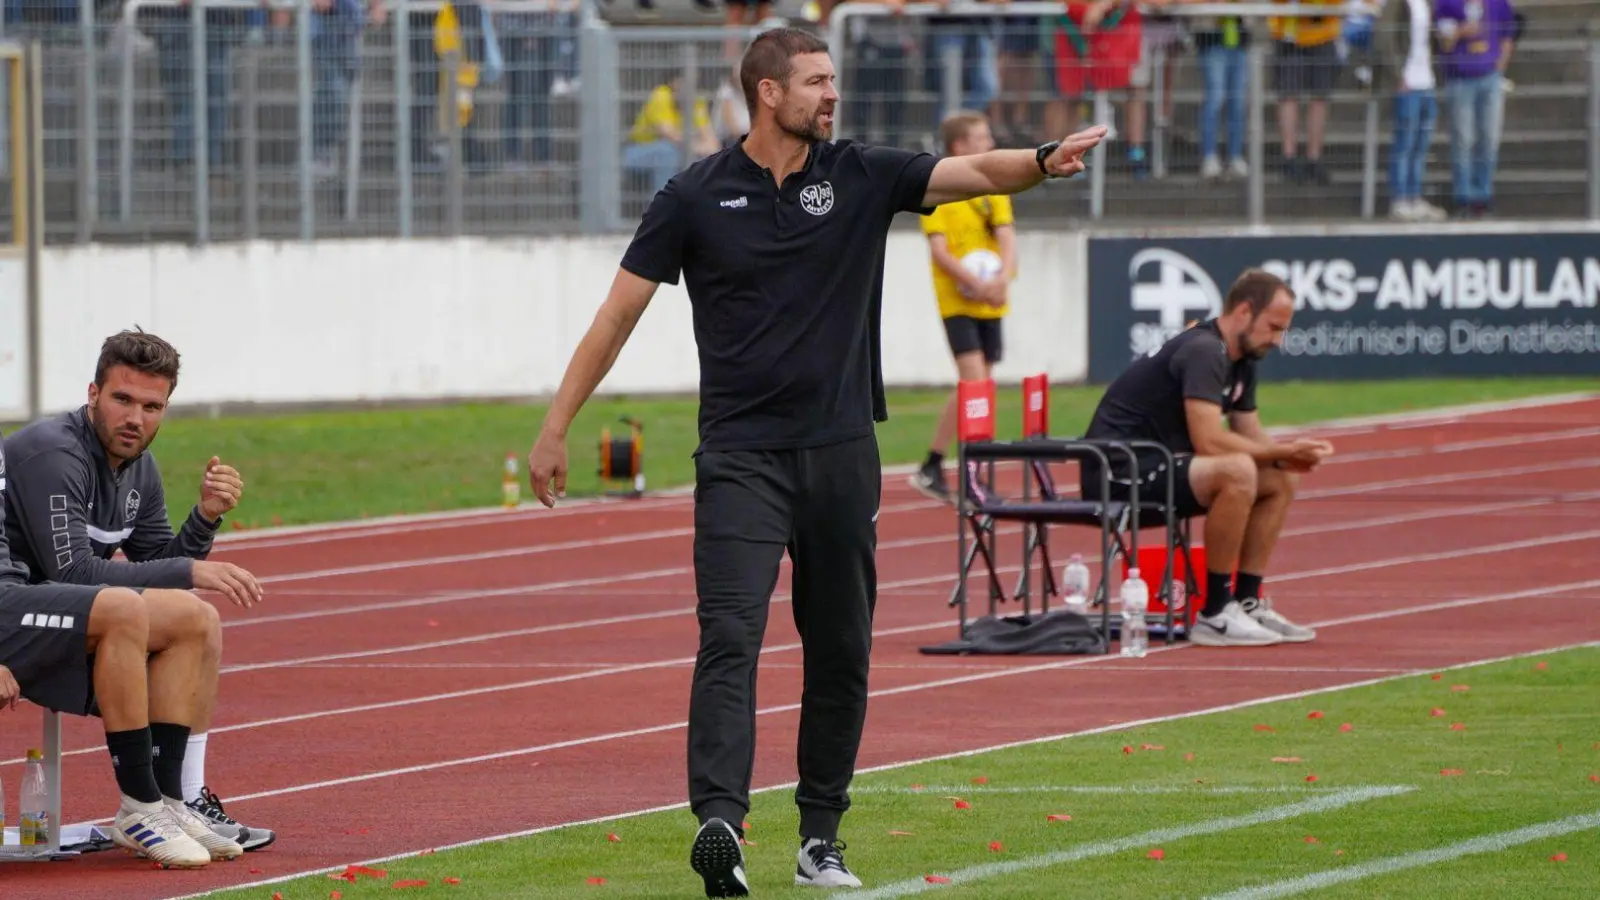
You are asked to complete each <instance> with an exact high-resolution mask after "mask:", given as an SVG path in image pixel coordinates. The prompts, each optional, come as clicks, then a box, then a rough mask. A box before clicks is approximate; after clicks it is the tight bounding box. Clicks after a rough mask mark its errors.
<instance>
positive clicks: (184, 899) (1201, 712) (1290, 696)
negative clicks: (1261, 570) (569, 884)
mask: <svg viewBox="0 0 1600 900" xmlns="http://www.w3.org/2000/svg"><path fill="white" fill-rule="evenodd" d="M1590 647H1600V641H1583V642H1579V643H1575V644H1565V645H1561V646H1557V647H1547V648H1544V649H1542V650H1530V651H1528V652H1526V653H1513V654H1510V655H1507V656H1497V657H1486V658H1483V659H1476V660H1470V661H1468V662H1462V663H1456V664H1454V665H1449V666H1441V667H1439V668H1434V669H1425V670H1423V671H1424V672H1439V673H1445V672H1455V671H1459V670H1461V669H1470V668H1474V667H1477V666H1488V665H1495V664H1498V663H1504V662H1511V661H1513V660H1519V659H1527V658H1529V657H1532V656H1539V655H1542V654H1546V653H1560V652H1562V651H1565V650H1576V649H1580V648H1590ZM1413 677H1416V676H1415V675H1414V674H1411V673H1408V674H1405V675H1385V676H1382V677H1379V678H1371V679H1367V680H1365V681H1353V682H1347V683H1345V684H1338V685H1329V686H1327V687H1320V688H1312V689H1310V690H1305V691H1293V692H1290V693H1284V694H1273V695H1269V696H1265V697H1257V698H1255V699H1253V700H1241V701H1239V702H1236V703H1225V704H1220V705H1217V706H1211V707H1206V708H1203V709H1194V710H1189V711H1187V712H1180V713H1168V714H1165V715H1160V716H1150V717H1148V718H1144V719H1136V720H1134V721H1131V722H1117V723H1114V724H1111V725H1102V726H1099V727H1096V728H1086V729H1082V730H1079V731H1068V732H1062V733H1060V734H1054V735H1048V736H1045V737H1036V738H1026V739H1024V740H1020V741H1008V742H1005V743H1001V744H991V745H989V746H987V747H978V748H976V749H972V750H956V751H952V752H950V753H939V754H934V755H931V756H924V757H919V758H916V759H907V760H901V761H899V762H892V763H883V764H881V765H876V766H865V767H861V768H858V769H856V773H855V774H856V776H857V777H860V776H862V775H870V774H874V773H877V772H891V771H895V770H897V769H905V768H910V767H912V766H918V765H923V764H925V763H935V762H944V761H945V760H951V759H968V758H971V757H974V756H981V755H983V754H985V753H995V752H999V751H1001V750H1010V749H1012V748H1014V747H1031V746H1033V745H1036V744H1045V743H1052V742H1055V741H1064V740H1071V739H1073V738H1080V737H1090V736H1093V735H1098V734H1107V733H1110V732H1113V731H1129V730H1132V729H1135V728H1143V727H1145V726H1148V725H1161V724H1166V723H1169V722H1178V721H1182V720H1184V719H1192V718H1198V717H1200V716H1207V715H1212V714H1215V713H1227V712H1235V711H1237V710H1241V709H1250V708H1252V707H1256V706H1264V705H1267V704H1269V703H1278V702H1285V701H1289V700H1302V699H1305V698H1307V697H1317V696H1321V695H1323V694H1331V693H1337V692H1339V691H1345V690H1353V689H1357V688H1363V687H1372V686H1374V685H1380V684H1385V683H1387V682H1391V681H1398V680H1400V679H1402V678H1413ZM795 785H796V782H793V781H789V782H783V783H779V784H770V785H766V786H764V787H752V788H751V789H750V794H751V796H755V795H757V794H767V793H771V792H774V791H786V790H790V789H792V788H793V787H795ZM854 789H855V788H852V790H854ZM230 802H231V801H230ZM688 806H689V804H688V802H687V801H682V800H680V801H678V802H677V803H667V804H662V805H659V806H650V807H645V808H642V809H635V810H630V811H628V812H622V813H615V814H612V815H606V816H595V817H592V818H588V819H579V820H574V821H569V822H559V823H556V824H554V825H540V826H537V827H534V828H526V829H523V830H521V831H511V832H506V833H504V834H497V835H491V836H488V837H479V838H469V839H467V840H465V841H457V842H456V843H453V844H440V845H435V846H433V847H431V848H429V847H423V848H418V849H421V850H427V849H431V850H433V851H435V852H443V851H446V850H459V849H462V848H465V847H476V846H479V845H482V844H489V843H496V842H499V841H507V840H512V839H515V838H522V837H531V836H533V835H538V834H546V833H549V832H552V831H564V830H566V829H569V828H580V827H582V826H585V825H597V824H600V823H602V822H619V821H622V820H625V819H635V818H639V817H641V816H648V815H653V814H655V813H661V812H671V811H674V810H682V809H687V808H688ZM103 821H110V820H109V819H106V820H103ZM416 853H417V851H416V850H408V851H405V852H403V853H396V854H392V855H389V856H379V857H372V858H369V859H364V860H359V861H357V862H355V863H353V864H354V865H360V866H371V865H376V864H378V863H386V862H392V861H394V860H397V859H407V858H409V857H412V856H415V855H416ZM342 870H343V868H342V866H328V867H324V868H320V869H306V870H303V871H300V872H294V873H290V874H288V875H279V876H276V877H273V878H264V879H261V880H260V881H251V882H247V883H245V884H238V885H231V886H228V887H220V888H215V889H213V890H210V891H202V892H200V893H196V894H185V895H182V896H177V897H172V898H170V900H195V898H199V897H208V896H211V895H213V894H217V893H220V892H222V891H234V890H239V889H242V888H251V887H261V886H264V885H269V884H280V883H282V882H285V881H293V880H294V879H296V878H303V877H305V876H307V875H320V874H322V873H324V872H339V871H342Z"/></svg>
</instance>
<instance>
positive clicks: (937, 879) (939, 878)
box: [280, 875, 950, 900]
mask: <svg viewBox="0 0 1600 900" xmlns="http://www.w3.org/2000/svg"><path fill="white" fill-rule="evenodd" d="M922 880H923V881H926V882H927V883H929V884H949V883H950V879H948V878H946V877H944V876H943V875H924V876H922ZM280 900H281V898H280Z"/></svg>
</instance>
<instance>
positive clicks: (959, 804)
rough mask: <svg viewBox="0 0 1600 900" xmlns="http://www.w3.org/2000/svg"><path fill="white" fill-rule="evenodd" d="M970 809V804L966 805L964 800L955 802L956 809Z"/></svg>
mask: <svg viewBox="0 0 1600 900" xmlns="http://www.w3.org/2000/svg"><path fill="white" fill-rule="evenodd" d="M971 808H972V804H971V803H968V802H967V801H965V800H957V801H956V809H971Z"/></svg>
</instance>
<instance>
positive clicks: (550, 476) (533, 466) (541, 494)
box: [528, 431, 567, 506]
mask: <svg viewBox="0 0 1600 900" xmlns="http://www.w3.org/2000/svg"><path fill="white" fill-rule="evenodd" d="M528 481H529V483H530V484H531V485H532V487H533V495H534V496H535V497H537V498H539V502H540V503H543V504H544V505H545V506H555V505H556V498H558V497H565V496H566V495H567V442H566V439H565V438H562V437H558V436H556V435H554V434H551V433H550V432H548V431H540V432H539V439H538V440H536V441H534V442H533V450H532V451H530V452H529V453H528Z"/></svg>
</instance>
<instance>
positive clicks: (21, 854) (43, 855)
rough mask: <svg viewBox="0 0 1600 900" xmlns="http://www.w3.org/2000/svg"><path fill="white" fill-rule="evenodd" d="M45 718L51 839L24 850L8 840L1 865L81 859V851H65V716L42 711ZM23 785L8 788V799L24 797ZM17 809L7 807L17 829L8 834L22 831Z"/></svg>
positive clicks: (0, 852)
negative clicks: (63, 785) (62, 762)
mask: <svg viewBox="0 0 1600 900" xmlns="http://www.w3.org/2000/svg"><path fill="white" fill-rule="evenodd" d="M41 712H42V714H43V716H42V718H43V727H42V740H41V742H40V745H41V750H40V752H41V753H42V754H43V755H44V780H45V791H46V793H45V811H46V812H47V813H48V814H49V816H50V823H49V832H48V838H47V840H46V841H45V842H44V843H43V844H35V845H33V846H31V847H24V846H21V845H20V844H17V843H15V842H13V841H11V840H10V839H9V838H7V840H6V843H5V844H4V845H0V862H40V861H47V860H55V859H66V858H69V857H73V856H77V855H78V853H77V851H73V850H62V849H61V714H60V713H58V712H55V711H53V710H48V709H46V710H41ZM20 786H21V785H20V783H19V785H18V787H16V788H13V787H11V786H9V785H7V789H6V794H7V795H8V796H12V797H17V796H20V794H21V791H20V790H19V789H18V788H20ZM14 809H15V807H14V806H11V805H8V806H7V816H6V818H7V819H8V820H14V821H15V822H16V825H15V826H12V825H11V823H10V821H8V822H7V830H8V831H9V830H10V828H12V827H17V828H19V829H20V827H21V825H22V816H21V813H20V811H17V812H16V814H15V815H12V814H11V813H12V812H13V810H14Z"/></svg>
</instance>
